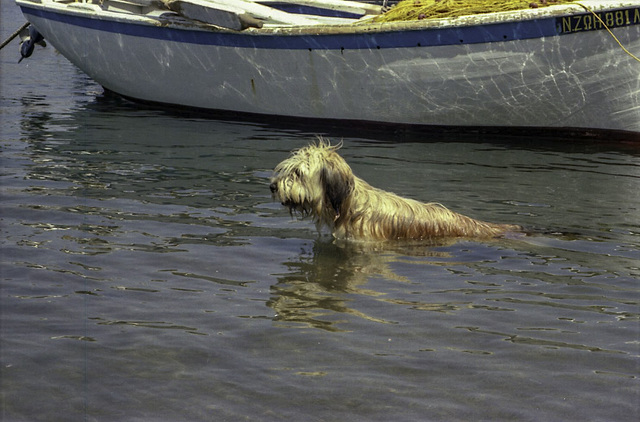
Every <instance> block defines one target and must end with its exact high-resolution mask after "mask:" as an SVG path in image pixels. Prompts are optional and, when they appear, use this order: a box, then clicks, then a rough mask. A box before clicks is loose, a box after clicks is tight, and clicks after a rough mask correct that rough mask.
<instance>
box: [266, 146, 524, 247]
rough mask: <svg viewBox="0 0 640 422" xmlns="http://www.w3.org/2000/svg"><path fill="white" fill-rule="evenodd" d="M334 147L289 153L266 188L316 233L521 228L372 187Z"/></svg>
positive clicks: (420, 234) (354, 235)
mask: <svg viewBox="0 0 640 422" xmlns="http://www.w3.org/2000/svg"><path fill="white" fill-rule="evenodd" d="M339 148H340V146H339V145H338V146H332V145H330V144H329V143H328V142H325V141H324V140H323V139H322V138H320V139H319V140H318V143H317V144H312V145H309V146H306V147H304V148H301V149H299V150H297V151H294V152H293V153H292V154H291V156H290V157H289V158H287V159H286V160H284V161H282V162H281V163H280V164H278V165H277V166H276V168H275V170H274V172H275V174H274V176H273V178H272V179H271V185H270V188H271V192H272V194H273V196H274V198H277V199H278V200H280V202H281V203H282V205H284V206H286V207H288V208H289V210H290V211H291V212H294V211H297V212H300V213H301V214H302V215H303V216H307V215H311V216H312V217H313V219H314V221H315V222H316V225H317V227H318V230H319V229H320V228H321V227H322V226H323V225H326V226H327V227H329V228H330V229H331V232H332V233H333V235H334V237H336V238H338V239H354V240H392V239H438V238H447V237H463V238H492V237H499V236H502V235H504V234H505V233H507V232H513V231H521V230H522V228H521V227H520V226H517V225H508V224H494V223H487V222H484V221H478V220H474V219H472V218H470V217H466V216H464V215H461V214H457V213H455V212H453V211H450V210H448V209H447V208H445V207H444V206H442V205H440V204H434V203H427V204H425V203H421V202H418V201H415V200H413V199H407V198H402V197H400V196H398V195H396V194H394V193H391V192H386V191H383V190H381V189H377V188H374V187H372V186H371V185H369V184H368V183H367V182H365V181H364V180H362V179H360V178H359V177H357V176H355V175H354V174H353V171H352V170H351V167H349V165H348V164H347V162H346V161H345V160H344V159H343V158H342V157H341V156H340V155H339V154H338V153H337V152H336V151H337V150H338V149H339Z"/></svg>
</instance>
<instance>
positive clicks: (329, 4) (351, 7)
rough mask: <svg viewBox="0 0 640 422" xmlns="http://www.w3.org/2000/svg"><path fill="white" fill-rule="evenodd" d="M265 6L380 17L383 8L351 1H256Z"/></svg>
mask: <svg viewBox="0 0 640 422" xmlns="http://www.w3.org/2000/svg"><path fill="white" fill-rule="evenodd" d="M255 1H256V2H258V3H260V4H263V5H265V6H270V5H272V4H278V3H280V4H295V5H300V6H308V7H315V8H318V9H327V10H335V11H340V12H345V13H352V14H354V15H362V16H364V15H379V14H380V13H382V6H380V5H375V4H369V3H363V2H359V1H350V0H255Z"/></svg>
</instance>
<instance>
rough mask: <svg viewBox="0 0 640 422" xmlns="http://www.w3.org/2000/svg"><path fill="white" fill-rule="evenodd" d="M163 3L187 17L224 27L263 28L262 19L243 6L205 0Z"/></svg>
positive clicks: (235, 28) (238, 28) (237, 28)
mask: <svg viewBox="0 0 640 422" xmlns="http://www.w3.org/2000/svg"><path fill="white" fill-rule="evenodd" d="M163 3H164V4H165V5H166V6H167V7H168V8H169V9H170V10H173V11H174V12H176V13H178V14H180V15H182V16H184V17H185V18H189V19H193V20H197V21H200V22H204V23H209V24H212V25H217V26H221V27H223V28H228V29H233V30H235V31H242V30H243V29H247V28H250V27H253V28H262V21H260V20H259V19H256V18H255V17H254V16H252V15H251V14H249V13H247V11H246V10H245V9H243V8H240V7H236V6H233V5H229V4H223V3H217V2H216V3H213V2H211V1H205V0H164V1H163Z"/></svg>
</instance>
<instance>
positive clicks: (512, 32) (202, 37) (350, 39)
mask: <svg viewBox="0 0 640 422" xmlns="http://www.w3.org/2000/svg"><path fill="white" fill-rule="evenodd" d="M21 8H22V12H23V13H24V14H25V15H27V16H29V15H31V16H37V17H40V18H43V19H48V20H53V21H58V22H64V23H66V24H69V25H74V26H79V27H83V28H90V29H93V30H97V31H104V32H111V33H118V34H123V35H131V36H135V37H144V38H152V39H158V40H167V41H175V42H179V43H186V44H200V45H216V46H227V47H240V48H263V49H288V50H300V49H312V50H341V49H377V48H403V47H417V46H419V47H431V46H444V45H461V44H478V43H493V42H505V41H513V40H523V39H531V38H541V37H550V36H558V35H562V34H566V33H576V32H582V31H590V30H604V29H605V28H604V27H603V25H601V24H600V23H599V22H598V21H597V20H596V19H595V18H593V16H592V14H591V13H581V14H574V15H571V16H561V17H547V18H543V19H531V20H526V21H515V22H503V23H494V24H482V25H473V26H464V27H456V28H422V29H402V30H397V31H396V30H394V31H372V32H366V33H349V34H256V33H251V32H239V33H229V32H215V31H203V30H200V31H198V30H192V29H186V28H170V27H166V26H153V25H145V24H139V23H133V22H125V21H117V20H107V19H100V18H97V17H96V18H92V17H84V16H80V15H75V14H63V13H58V12H52V11H47V10H43V9H38V8H29V7H26V6H21ZM598 15H602V18H605V19H606V20H610V21H611V22H610V23H609V22H608V23H607V26H608V27H619V26H628V25H637V24H640V8H638V7H633V8H625V9H618V10H614V11H608V12H604V13H603V12H599V13H598ZM618 15H620V16H618ZM618 18H620V19H618ZM587 20H589V21H590V22H591V23H590V24H589V25H590V26H589V27H587V26H586V21H587ZM618 21H620V22H618ZM580 25H582V26H580Z"/></svg>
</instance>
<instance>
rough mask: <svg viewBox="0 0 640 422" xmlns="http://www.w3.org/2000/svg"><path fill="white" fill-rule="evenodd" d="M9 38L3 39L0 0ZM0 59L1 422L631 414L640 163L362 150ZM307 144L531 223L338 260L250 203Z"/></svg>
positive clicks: (522, 143) (279, 216)
mask: <svg viewBox="0 0 640 422" xmlns="http://www.w3.org/2000/svg"><path fill="white" fill-rule="evenodd" d="M1 16H2V33H1V35H2V36H1V37H0V38H2V40H4V39H5V38H6V37H7V36H8V35H9V34H10V33H11V32H12V31H13V30H15V29H16V28H17V27H19V26H20V25H21V24H22V23H23V22H24V20H23V19H22V17H21V15H20V13H19V10H18V9H17V7H16V6H15V5H14V4H13V3H10V2H4V1H3V3H2V10H1ZM18 58H19V54H18V43H17V41H14V42H13V43H12V44H10V45H9V46H8V47H5V48H4V49H3V50H2V51H0V66H1V72H2V79H1V82H0V83H1V85H0V89H1V91H0V95H1V96H0V118H1V119H2V122H1V126H0V148H1V150H0V151H1V157H0V159H1V163H2V167H1V173H0V189H1V191H0V193H1V202H0V218H1V223H0V230H1V233H2V236H1V237H0V242H1V248H2V249H1V257H0V258H1V261H0V265H1V267H0V268H1V270H0V271H1V280H0V283H1V284H0V340H1V345H0V376H1V383H0V407H1V414H0V419H2V420H3V421H69V420H88V421H125V420H126V421H247V420H248V421H347V420H348V421H456V420H460V421H470V420H492V421H506V420H508V421H515V420H523V421H539V420H546V421H560V420H562V421H570V420H576V421H584V420H589V421H596V420H600V421H613V420H615V421H636V420H638V418H639V417H640V409H639V406H640V371H639V367H640V328H639V327H640V326H639V315H640V308H639V306H638V305H639V303H640V282H639V276H640V268H639V267H640V194H639V192H640V145H638V144H634V143H633V142H611V143H609V142H601V141H598V142H596V141H584V140H582V141H577V140H570V139H562V138H559V137H558V138H557V139H554V138H545V139H538V138H536V137H535V136H532V137H527V138H521V137H520V138H518V137H508V136H500V135H497V134H494V135H490V134H487V135H482V134H475V135H474V134H467V135H462V134H453V133H452V134H433V133H429V132H425V133H423V134H413V135H412V136H400V135H397V136H395V135H393V134H384V135H379V136H376V135H371V136H369V135H366V134H358V135H354V134H353V133H348V132H344V131H340V130H338V129H335V130H334V129H330V128H323V127H308V128H305V127H302V128H301V127H287V126H283V125H280V126H278V125H270V124H266V123H252V122H248V121H244V122H243V121H222V120H215V119H211V118H205V117H198V116H193V115H185V114H177V113H171V112H167V111H162V110H153V109H148V108H144V107H141V106H137V105H133V104H131V103H128V102H126V101H123V100H119V99H116V98H113V97H109V96H106V95H104V93H103V91H102V88H101V87H100V86H98V85H96V84H95V83H94V82H92V81H91V80H89V79H88V78H87V77H86V76H85V75H84V74H82V73H81V72H80V71H79V70H77V69H76V68H75V67H74V66H73V65H71V64H70V63H68V62H67V61H66V60H65V59H64V58H63V57H62V56H60V55H59V54H57V53H56V51H55V50H54V49H53V48H51V47H47V48H44V49H43V48H40V47H37V48H36V51H35V53H34V55H33V57H31V58H29V59H26V60H24V61H23V62H22V63H20V64H18V63H17V61H18ZM317 134H320V135H323V136H326V137H328V138H329V139H331V140H333V141H334V142H338V141H340V140H342V141H343V143H344V145H343V147H342V149H341V151H340V153H341V154H342V155H343V156H344V157H345V159H346V160H347V161H348V162H349V163H350V164H351V166H352V167H353V170H354V172H355V173H356V174H357V175H359V176H360V177H362V178H363V179H365V180H367V181H368V182H370V183H371V184H372V185H374V186H377V187H380V188H382V189H386V190H390V191H394V192H396V193H398V194H400V195H403V196H406V197H410V198H415V199H419V200H423V201H434V202H439V203H442V204H445V205H447V206H448V207H449V208H451V209H453V210H455V211H458V212H460V213H463V214H466V215H470V216H472V217H475V218H479V219H484V220H489V221H494V222H502V223H515V224H521V225H523V226H525V227H526V228H527V229H528V230H529V231H530V234H529V235H528V236H523V237H516V238H509V239H502V240H495V241H470V240H466V241H458V242H449V243H441V244H435V245H434V244H424V243H420V242H417V243H416V242H410V243H401V242H400V243H390V244H386V245H367V244H360V243H353V242H335V241H334V240H333V239H332V238H331V236H329V235H328V233H326V232H323V233H320V234H318V233H317V231H316V229H315V227H314V225H313V223H312V222H311V221H310V220H300V219H297V218H292V216H290V215H289V213H288V211H287V210H285V209H283V207H282V206H281V205H280V204H279V203H277V202H274V201H273V200H272V198H271V194H270V192H269V178H270V176H271V172H272V169H273V167H274V166H275V165H276V164H277V163H278V162H280V161H281V160H283V159H284V158H286V157H287V156H288V154H289V153H290V151H291V150H293V149H295V148H299V147H301V146H304V145H306V144H308V143H309V142H310V141H312V140H313V137H314V136H315V135H317Z"/></svg>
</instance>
